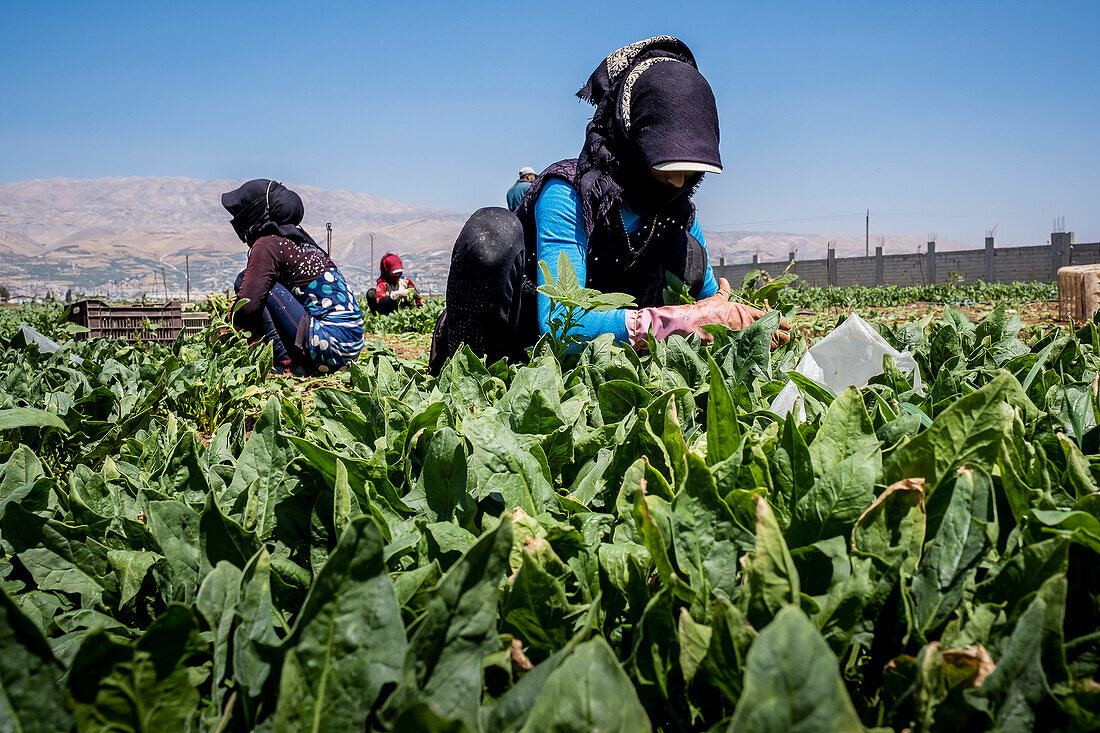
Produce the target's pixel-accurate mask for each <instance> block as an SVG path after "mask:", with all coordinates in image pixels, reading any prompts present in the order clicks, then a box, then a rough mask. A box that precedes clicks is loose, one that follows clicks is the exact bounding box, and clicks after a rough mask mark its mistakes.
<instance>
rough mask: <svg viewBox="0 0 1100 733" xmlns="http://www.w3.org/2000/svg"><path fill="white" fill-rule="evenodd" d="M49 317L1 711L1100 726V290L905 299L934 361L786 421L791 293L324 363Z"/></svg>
mask: <svg viewBox="0 0 1100 733" xmlns="http://www.w3.org/2000/svg"><path fill="white" fill-rule="evenodd" d="M56 316H57V314H56V313H53V314H51V313H50V312H48V311H46V310H38V311H33V312H31V311H30V310H28V309H24V310H23V311H5V312H3V313H2V318H0V334H2V335H0V347H2V348H3V351H4V354H3V359H2V365H0V400H2V401H0V460H3V461H4V465H3V469H2V475H0V588H2V592H0V693H2V694H0V729H4V730H25V731H30V730H67V729H70V728H75V729H78V730H88V731H93V730H94V731H99V730H103V731H106V730H111V731H119V730H125V731H154V730H156V731H164V730H211V731H237V730H239V731H246V730H277V731H296V730H315V731H340V730H365V729H370V730H400V731H413V730H428V731H462V730H466V731H479V730H484V731H589V730H601V731H649V730H662V731H696V730H731V731H760V730H768V731H787V730H800V731H848V730H863V729H869V728H882V729H891V730H899V731H900V730H903V729H910V730H967V731H972V730H986V729H999V730H1009V731H1017V730H1018V731H1027V730H1033V729H1036V728H1042V729H1043V730H1067V731H1069V730H1082V731H1083V730H1094V729H1096V728H1097V727H1098V726H1100V685H1098V684H1097V681H1096V679H1097V673H1098V666H1100V630H1098V629H1100V564H1098V562H1097V560H1098V553H1100V488H1098V483H1100V457H1098V454H1100V439H1098V434H1100V429H1098V427H1097V423H1098V419H1097V418H1098V413H1100V405H1098V401H1097V386H1096V385H1097V381H1098V374H1100V328H1098V326H1097V325H1095V324H1087V325H1085V326H1084V327H1083V328H1081V329H1080V330H1078V331H1076V332H1072V331H1069V330H1067V329H1064V328H1054V327H1052V328H1050V329H1049V330H1047V331H1046V332H1044V333H1043V334H1041V335H1039V336H1037V337H1035V338H1032V339H1031V341H1030V343H1029V344H1026V345H1025V344H1024V343H1023V342H1022V341H1020V340H1018V339H1017V338H1016V334H1017V332H1018V330H1019V328H1020V323H1019V320H1018V319H1017V318H1015V317H1014V316H1013V317H1009V316H1007V315H1006V313H1005V309H1004V307H1003V306H1002V307H1000V308H998V309H996V310H994V312H993V313H992V315H990V316H989V317H988V318H986V319H985V320H984V321H982V322H981V323H978V324H975V323H972V322H970V321H969V320H967V318H966V317H965V316H964V315H963V314H962V313H961V312H960V311H958V310H957V309H954V308H951V307H948V308H946V310H945V311H944V315H943V318H942V319H940V320H938V321H933V320H932V319H931V318H926V319H924V320H919V321H913V322H911V323H907V324H901V325H882V326H880V329H881V330H882V333H883V335H884V337H885V338H886V339H887V340H889V341H890V342H891V343H892V344H893V345H894V346H896V347H897V348H899V349H900V348H907V349H909V350H910V351H911V352H912V353H913V354H914V355H915V357H916V359H917V361H918V363H919V365H920V369H921V373H922V376H923V381H924V385H925V387H924V390H923V392H918V391H915V390H914V389H913V387H912V382H911V381H910V380H909V379H908V378H907V377H906V376H905V375H904V374H902V373H901V372H900V371H899V370H898V369H897V368H896V367H895V366H894V364H893V363H892V362H891V361H890V360H889V359H887V361H886V363H885V365H884V366H885V371H884V373H883V374H882V376H880V377H878V378H876V379H874V380H873V381H872V383H871V384H869V385H868V386H867V387H865V388H863V389H849V390H848V391H846V392H843V393H841V394H832V393H831V392H830V391H829V390H828V389H826V388H824V387H821V386H820V385H815V384H814V383H812V382H809V381H808V380H805V379H804V378H801V377H796V378H797V379H799V380H800V381H799V385H800V387H801V388H802V391H803V393H804V395H805V397H806V411H807V418H808V419H807V420H806V421H805V422H799V421H797V420H796V419H795V418H793V417H780V416H777V415H774V414H772V413H770V412H769V411H768V409H767V406H768V405H769V403H770V401H771V398H772V397H773V396H774V395H775V394H777V393H778V392H779V390H780V389H781V388H782V387H783V385H784V384H785V383H786V382H787V381H788V379H789V376H788V375H789V373H790V372H792V371H793V368H794V365H795V364H796V363H797V361H798V359H799V358H800V356H801V355H802V353H804V351H805V349H806V348H807V347H808V345H809V344H808V343H806V342H805V340H804V339H796V340H795V342H794V343H792V344H790V345H788V346H784V347H782V348H781V349H779V350H777V351H775V352H772V351H770V349H769V345H770V340H771V333H772V331H773V330H774V329H775V328H776V326H777V323H778V318H779V315H778V313H775V314H772V315H769V316H768V317H766V318H764V319H762V320H761V321H758V322H757V323H756V324H755V325H753V326H752V327H750V328H749V329H746V330H745V331H742V332H738V333H732V332H729V331H726V330H724V329H715V331H714V335H715V339H714V343H713V344H712V345H710V346H704V345H703V344H701V343H700V341H699V339H698V338H697V337H692V338H690V339H683V338H679V337H674V338H672V339H670V340H669V341H668V342H666V343H654V344H651V347H650V353H649V354H647V355H642V356H638V355H636V354H634V353H633V352H632V351H629V350H623V349H621V348H618V347H616V346H614V345H613V344H612V343H611V342H610V341H609V340H608V338H607V337H604V338H601V339H598V340H596V341H594V342H592V343H589V344H587V345H584V346H578V345H576V344H571V343H568V342H567V341H563V340H559V339H557V338H554V337H549V336H548V337H545V338H544V339H543V340H542V341H541V342H540V343H539V344H538V346H537V347H536V348H535V350H534V354H533V358H532V360H531V362H530V364H527V365H522V366H516V365H507V364H504V363H497V364H491V365H486V364H485V363H483V361H482V360H480V359H478V358H477V357H476V356H474V355H473V354H472V353H470V352H469V351H462V352H460V353H459V354H457V355H456V356H455V357H454V358H453V359H451V360H450V361H449V362H448V364H447V366H446V367H445V368H444V370H443V372H442V374H441V375H440V376H439V377H438V378H433V377H430V376H428V375H427V373H426V370H425V367H424V364H423V362H422V361H418V360H403V359H399V358H397V357H395V356H394V355H393V354H392V352H390V351H388V350H386V349H384V348H381V347H368V350H367V351H366V352H364V354H363V356H362V357H361V358H360V360H359V361H358V362H357V363H355V364H353V365H352V367H351V368H350V369H349V370H347V371H346V372H344V373H342V374H341V375H339V377H338V378H330V379H329V380H326V381H325V382H324V383H321V384H310V385H309V388H308V390H303V389H302V388H301V383H295V382H292V381H291V380H280V379H268V378H267V377H266V374H267V371H268V369H269V367H270V355H269V352H266V351H264V350H260V349H254V348H248V347H246V346H245V345H244V344H243V343H242V342H233V343H225V342H224V341H221V340H218V339H217V338H215V337H214V335H213V332H208V333H206V334H203V335H202V336H200V337H197V338H195V339H192V340H189V341H180V342H177V344H176V345H175V346H174V347H173V348H171V349H168V348H164V347H157V346H149V347H128V346H125V345H120V344H107V343H97V342H72V341H67V340H66V343H65V347H64V348H63V349H62V351H60V352H58V353H56V354H52V355H46V354H40V353H38V351H37V349H36V347H33V346H30V347H27V346H24V345H23V344H22V341H21V337H20V336H19V335H18V334H17V333H16V330H15V328H14V325H15V324H16V323H18V322H19V321H20V320H23V321H33V322H34V324H35V325H36V326H38V327H39V328H40V329H43V330H49V334H48V335H51V336H53V337H55V338H57V339H58V340H65V339H67V334H66V332H65V330H64V328H63V327H62V326H61V325H60V324H57V323H56ZM796 327H797V321H796ZM72 355H77V356H79V357H82V358H83V362H82V363H79V364H78V363H76V362H75V361H74V360H73V359H72V358H71V357H72Z"/></svg>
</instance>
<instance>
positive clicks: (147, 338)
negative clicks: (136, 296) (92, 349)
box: [67, 300, 183, 344]
mask: <svg viewBox="0 0 1100 733" xmlns="http://www.w3.org/2000/svg"><path fill="white" fill-rule="evenodd" d="M67 318H68V319H69V320H70V321H72V322H73V323H76V324H78V325H81V326H84V327H85V328H87V329H88V333H84V334H80V335H78V336H77V338H83V339H89V338H93V339H94V338H105V339H110V340H112V341H114V340H115V339H124V340H125V341H129V342H130V343H136V342H138V341H142V342H146V343H150V342H152V343H158V344H170V343H172V342H173V341H175V340H176V337H177V336H179V335H180V331H182V330H183V312H182V310H181V308H180V301H178V300H173V301H169V302H168V303H154V304H150V305H107V304H106V303H104V302H103V301H102V300H79V301H77V302H75V303H73V304H72V305H71V306H69V309H68V311H67Z"/></svg>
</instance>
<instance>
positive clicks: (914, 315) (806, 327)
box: [793, 300, 1070, 342]
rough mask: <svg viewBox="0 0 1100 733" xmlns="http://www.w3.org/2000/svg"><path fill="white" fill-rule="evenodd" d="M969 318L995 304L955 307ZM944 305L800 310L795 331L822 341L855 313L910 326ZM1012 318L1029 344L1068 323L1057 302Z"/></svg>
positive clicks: (1022, 308) (1011, 311) (1017, 309)
mask: <svg viewBox="0 0 1100 733" xmlns="http://www.w3.org/2000/svg"><path fill="white" fill-rule="evenodd" d="M956 307H958V308H959V310H961V311H962V312H963V313H964V314H965V315H966V317H967V318H969V319H970V320H971V321H974V322H975V323H977V322H979V321H981V320H983V319H984V318H985V317H986V316H988V315H989V314H990V313H992V312H993V309H994V307H996V304H995V303H974V304H972V305H961V306H956ZM943 309H944V306H943V305H942V304H940V303H908V304H906V305H897V306H889V307H883V308H870V307H863V308H829V309H826V310H821V311H799V315H797V316H795V318H794V319H793V325H794V327H795V332H796V333H799V332H801V333H800V335H802V336H805V337H807V338H809V339H815V338H819V337H821V336H823V335H825V334H826V333H828V332H829V331H831V330H832V329H833V327H834V326H835V321H834V320H832V319H833V318H835V317H837V316H840V315H846V314H848V313H851V312H853V311H857V310H858V311H859V313H860V315H862V316H863V317H864V318H866V319H868V320H877V321H886V322H892V323H908V322H909V321H915V320H917V319H920V318H923V317H924V316H926V315H928V314H932V315H933V316H934V317H935V318H937V319H939V318H941V317H942V316H943ZM1006 311H1007V314H1008V315H1009V316H1012V315H1016V316H1019V317H1020V321H1021V322H1022V323H1023V328H1022V329H1021V330H1020V336H1019V337H1020V338H1021V339H1022V340H1023V341H1025V342H1030V341H1031V339H1032V337H1033V336H1034V335H1036V334H1038V333H1039V332H1042V331H1045V330H1047V329H1049V328H1068V327H1069V326H1070V324H1069V322H1067V321H1060V320H1058V301H1056V300H1049V301H1048V300H1041V301H1035V302H1032V303H1016V304H1014V305H1013V306H1012V307H1010V308H1007V309H1006Z"/></svg>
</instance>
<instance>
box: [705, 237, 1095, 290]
mask: <svg viewBox="0 0 1100 733" xmlns="http://www.w3.org/2000/svg"><path fill="white" fill-rule="evenodd" d="M1051 241H1052V244H1045V245H1039V246H1035V247H1001V248H999V249H998V248H995V247H993V240H992V239H987V240H986V247H985V248H984V249H974V250H960V251H955V252H936V251H935V249H934V245H933V246H932V247H930V251H929V252H921V253H912V254H899V255H879V254H877V252H876V256H874V257H837V258H835V259H834V260H833V268H834V277H833V280H834V282H832V283H830V278H829V260H828V259H823V260H802V261H796V262H795V263H794V265H793V266H792V267H791V269H790V271H791V272H794V273H795V274H797V275H798V276H799V277H800V278H801V279H802V281H803V283H805V284H806V285H808V286H811V287H826V286H828V285H830V284H832V285H838V286H841V287H852V286H865V287H870V286H874V285H875V284H876V281H877V273H876V270H877V269H878V268H879V267H880V266H881V268H882V284H883V285H926V284H929V280H930V278H932V277H933V276H934V279H935V281H936V283H937V284H946V283H950V282H952V280H953V276H952V275H953V273H957V274H958V275H959V276H961V278H962V279H961V282H962V283H963V284H967V285H969V284H973V283H976V282H978V281H979V280H989V279H990V278H989V277H988V275H989V272H990V262H989V261H988V256H989V253H991V254H992V257H993V262H992V274H993V277H992V280H993V281H994V282H1002V283H1010V282H1034V281H1043V282H1046V281H1050V279H1051V272H1052V271H1056V270H1057V267H1059V266H1062V265H1068V264H1074V265H1083V264H1094V263H1100V242H1095V243H1089V244H1075V243H1074V242H1073V233H1072V232H1068V233H1055V234H1053V235H1051ZM876 250H877V248H876ZM880 257H881V260H880ZM932 258H934V260H933V259H932ZM788 264H789V263H788V262H787V261H778V262H760V263H744V264H737V265H723V266H719V267H715V268H714V274H715V276H716V277H724V278H726V279H727V280H729V281H730V283H731V284H732V285H733V286H734V287H737V286H738V285H740V283H741V282H742V281H743V280H744V278H745V275H747V274H748V273H749V272H751V271H752V270H757V269H759V270H764V271H765V272H767V273H768V274H769V275H771V276H772V277H778V276H779V275H781V274H783V271H784V270H786V269H787V265H788Z"/></svg>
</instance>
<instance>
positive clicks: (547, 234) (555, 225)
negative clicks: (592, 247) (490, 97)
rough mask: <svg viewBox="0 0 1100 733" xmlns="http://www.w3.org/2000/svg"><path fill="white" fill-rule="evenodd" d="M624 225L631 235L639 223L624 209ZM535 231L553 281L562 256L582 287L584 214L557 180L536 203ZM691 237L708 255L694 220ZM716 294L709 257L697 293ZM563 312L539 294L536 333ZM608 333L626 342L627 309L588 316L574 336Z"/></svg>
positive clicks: (585, 260)
mask: <svg viewBox="0 0 1100 733" xmlns="http://www.w3.org/2000/svg"><path fill="white" fill-rule="evenodd" d="M623 223H624V224H625V225H626V228H627V231H628V232H634V231H636V230H637V229H638V227H639V226H640V225H641V219H640V218H639V217H638V216H637V215H636V214H635V213H634V212H632V211H630V209H628V208H625V207H624V209H623ZM535 228H536V230H537V231H536V243H537V247H538V258H539V259H540V260H542V261H543V262H545V263H546V264H547V265H548V266H549V267H550V273H551V274H552V275H553V276H554V278H555V279H556V278H557V276H558V255H559V254H560V253H561V252H565V254H566V256H567V257H568V258H569V261H570V263H572V265H573V270H574V271H575V272H576V273H577V279H578V280H579V281H580V282H581V284H582V285H583V284H584V281H585V275H586V272H587V269H588V236H587V235H586V234H585V231H584V213H583V211H582V210H581V200H580V197H579V196H577V192H576V190H575V189H574V188H573V187H572V186H571V185H569V184H568V183H566V182H565V181H563V180H561V179H559V178H553V179H551V180H549V181H547V182H546V185H545V186H544V187H543V189H542V192H541V194H540V195H539V199H538V201H537V202H535ZM689 232H690V234H691V236H693V237H695V238H696V239H697V240H699V244H701V245H702V246H703V252H704V253H706V251H707V242H706V240H705V239H704V238H703V230H702V228H701V227H700V226H699V221H698V219H696V220H695V221H694V222H693V223H692V225H691V229H690V230H689ZM538 284H539V285H545V284H546V282H545V280H544V279H543V275H542V268H539V272H538ZM717 292H718V281H717V280H716V279H715V277H714V271H713V270H712V269H711V267H710V261H709V257H708V260H707V271H706V275H705V276H704V279H703V288H702V290H701V291H700V292H699V297H700V298H707V297H710V296H711V295H714V294H715V293H717ZM563 312H564V309H563V308H562V307H561V306H560V305H559V306H557V307H556V308H555V309H554V310H553V311H551V308H550V299H549V298H548V297H546V296H545V295H543V294H541V293H539V296H538V317H539V331H540V333H546V332H547V331H549V330H550V321H551V320H553V319H554V318H560V317H561V316H562V314H563ZM604 333H610V334H612V335H613V336H614V337H615V340H616V341H618V342H619V343H626V342H627V333H626V309H624V308H620V309H617V310H610V311H600V312H594V313H589V314H588V315H586V316H585V317H584V318H582V319H581V321H580V323H579V324H578V326H577V330H576V331H574V332H573V335H576V336H580V337H581V338H583V339H594V338H596V337H597V336H599V335H600V334H604Z"/></svg>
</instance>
